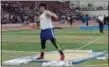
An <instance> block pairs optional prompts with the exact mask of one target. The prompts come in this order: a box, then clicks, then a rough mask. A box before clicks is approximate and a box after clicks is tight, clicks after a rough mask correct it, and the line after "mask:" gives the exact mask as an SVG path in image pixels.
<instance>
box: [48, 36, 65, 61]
mask: <svg viewBox="0 0 109 67" xmlns="http://www.w3.org/2000/svg"><path fill="white" fill-rule="evenodd" d="M50 41H51V42H52V44H53V45H54V46H55V48H56V49H57V51H59V53H60V55H61V58H60V60H64V57H65V56H64V53H63V51H62V50H61V48H60V47H59V45H57V44H56V39H55V38H52V39H51V40H50Z"/></svg>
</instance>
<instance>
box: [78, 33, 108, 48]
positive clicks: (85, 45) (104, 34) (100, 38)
mask: <svg viewBox="0 0 109 67" xmlns="http://www.w3.org/2000/svg"><path fill="white" fill-rule="evenodd" d="M106 35H108V33H106V34H104V35H103V36H101V37H99V38H97V39H95V40H92V41H91V42H89V43H87V44H85V45H83V46H81V47H80V48H78V49H77V50H80V49H82V48H84V47H86V46H88V45H90V44H92V43H93V42H95V41H97V40H99V39H101V38H102V37H104V36H106Z"/></svg>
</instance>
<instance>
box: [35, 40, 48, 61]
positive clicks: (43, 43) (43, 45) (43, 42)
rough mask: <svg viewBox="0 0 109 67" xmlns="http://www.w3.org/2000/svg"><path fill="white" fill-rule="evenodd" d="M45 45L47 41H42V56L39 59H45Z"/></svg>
mask: <svg viewBox="0 0 109 67" xmlns="http://www.w3.org/2000/svg"><path fill="white" fill-rule="evenodd" d="M45 44H46V40H41V54H40V56H39V57H38V58H37V59H43V58H44V52H45V48H46V47H45Z"/></svg>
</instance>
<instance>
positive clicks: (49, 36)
mask: <svg viewBox="0 0 109 67" xmlns="http://www.w3.org/2000/svg"><path fill="white" fill-rule="evenodd" d="M39 8H40V11H41V15H40V16H39V21H40V29H41V33H40V39H41V54H40V56H39V57H38V58H36V59H44V52H45V48H46V46H45V44H46V41H47V40H50V41H51V42H52V44H53V45H54V46H55V48H56V49H57V50H58V51H59V53H60V60H64V58H65V56H64V53H63V52H62V50H61V48H60V47H59V46H58V45H57V44H56V39H55V34H54V29H53V25H52V19H51V17H53V18H55V19H58V16H57V15H56V14H55V13H52V12H51V11H48V10H46V5H45V4H43V3H41V4H40V5H39Z"/></svg>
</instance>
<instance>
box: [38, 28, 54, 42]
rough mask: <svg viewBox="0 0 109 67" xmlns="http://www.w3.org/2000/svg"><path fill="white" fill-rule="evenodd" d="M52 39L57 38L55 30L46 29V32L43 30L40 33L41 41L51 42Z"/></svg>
mask: <svg viewBox="0 0 109 67" xmlns="http://www.w3.org/2000/svg"><path fill="white" fill-rule="evenodd" d="M52 38H55V34H54V29H53V28H48V29H45V30H41V33H40V39H41V40H50V39H52Z"/></svg>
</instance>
